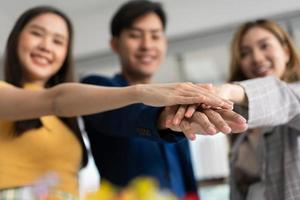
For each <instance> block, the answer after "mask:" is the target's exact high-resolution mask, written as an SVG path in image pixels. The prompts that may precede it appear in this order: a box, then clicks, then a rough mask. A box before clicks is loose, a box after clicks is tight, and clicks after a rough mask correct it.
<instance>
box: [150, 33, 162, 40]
mask: <svg viewBox="0 0 300 200" xmlns="http://www.w3.org/2000/svg"><path fill="white" fill-rule="evenodd" d="M161 37H162V36H161V35H160V34H155V35H152V39H153V40H159V39H161Z"/></svg>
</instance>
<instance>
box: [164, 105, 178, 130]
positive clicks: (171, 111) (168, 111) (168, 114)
mask: <svg viewBox="0 0 300 200" xmlns="http://www.w3.org/2000/svg"><path fill="white" fill-rule="evenodd" d="M177 109H178V106H167V107H165V109H164V111H163V112H165V119H166V127H168V128H170V127H171V126H173V120H174V117H175V114H176V111H177Z"/></svg>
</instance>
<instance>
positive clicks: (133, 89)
mask: <svg viewBox="0 0 300 200" xmlns="http://www.w3.org/2000/svg"><path fill="white" fill-rule="evenodd" d="M142 97H143V87H142V85H140V84H137V85H131V86H128V99H130V101H131V102H132V103H142V102H143V101H142Z"/></svg>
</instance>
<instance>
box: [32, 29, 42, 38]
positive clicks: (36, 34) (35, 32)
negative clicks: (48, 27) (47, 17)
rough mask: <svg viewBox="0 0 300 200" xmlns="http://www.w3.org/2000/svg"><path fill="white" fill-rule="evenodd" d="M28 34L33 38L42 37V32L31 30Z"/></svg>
mask: <svg viewBox="0 0 300 200" xmlns="http://www.w3.org/2000/svg"><path fill="white" fill-rule="evenodd" d="M30 34H31V35H34V36H37V37H40V36H43V32H42V31H38V30H31V31H30Z"/></svg>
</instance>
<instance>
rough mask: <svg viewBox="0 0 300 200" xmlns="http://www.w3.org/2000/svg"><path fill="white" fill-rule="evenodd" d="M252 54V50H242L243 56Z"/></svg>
mask: <svg viewBox="0 0 300 200" xmlns="http://www.w3.org/2000/svg"><path fill="white" fill-rule="evenodd" d="M249 55H250V50H241V53H240V56H241V58H245V57H247V56H249Z"/></svg>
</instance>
